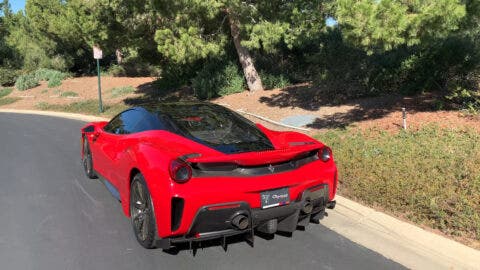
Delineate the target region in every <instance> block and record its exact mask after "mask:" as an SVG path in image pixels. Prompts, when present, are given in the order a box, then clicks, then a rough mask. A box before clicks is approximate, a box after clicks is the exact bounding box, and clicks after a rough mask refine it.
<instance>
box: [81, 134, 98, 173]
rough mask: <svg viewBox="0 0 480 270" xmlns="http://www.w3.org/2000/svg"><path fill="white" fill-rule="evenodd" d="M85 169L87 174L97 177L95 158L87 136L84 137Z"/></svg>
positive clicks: (83, 162) (83, 161)
mask: <svg viewBox="0 0 480 270" xmlns="http://www.w3.org/2000/svg"><path fill="white" fill-rule="evenodd" d="M82 164H83V170H84V171H85V175H86V176H87V177H88V178H90V179H95V178H97V175H96V174H95V172H94V171H93V158H92V152H91V151H90V145H89V144H88V140H87V138H83V160H82Z"/></svg>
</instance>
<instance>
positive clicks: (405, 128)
mask: <svg viewBox="0 0 480 270" xmlns="http://www.w3.org/2000/svg"><path fill="white" fill-rule="evenodd" d="M402 118H403V129H404V130H407V111H406V110H405V108H402Z"/></svg>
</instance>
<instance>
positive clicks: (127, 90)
mask: <svg viewBox="0 0 480 270" xmlns="http://www.w3.org/2000/svg"><path fill="white" fill-rule="evenodd" d="M134 92H135V88H134V87H132V86H122V87H115V88H112V89H111V90H110V96H111V97H112V98H117V97H122V96H125V95H128V94H131V93H134Z"/></svg>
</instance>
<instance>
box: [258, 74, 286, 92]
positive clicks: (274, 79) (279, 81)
mask: <svg viewBox="0 0 480 270" xmlns="http://www.w3.org/2000/svg"><path fill="white" fill-rule="evenodd" d="M260 78H261V79H262V83H263V87H264V88H265V89H274V88H285V87H287V86H289V85H290V84H291V83H290V81H289V80H288V78H287V77H286V76H284V75H283V74H280V75H274V74H269V73H266V72H263V71H262V72H260Z"/></svg>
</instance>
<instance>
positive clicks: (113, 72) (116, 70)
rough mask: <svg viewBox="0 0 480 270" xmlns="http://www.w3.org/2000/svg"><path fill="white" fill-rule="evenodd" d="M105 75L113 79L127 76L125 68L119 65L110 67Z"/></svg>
mask: <svg viewBox="0 0 480 270" xmlns="http://www.w3.org/2000/svg"><path fill="white" fill-rule="evenodd" d="M107 74H108V75H110V76H113V77H123V76H126V75H127V73H126V72H125V68H123V66H121V65H111V66H110V67H109V68H108V70H107Z"/></svg>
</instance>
